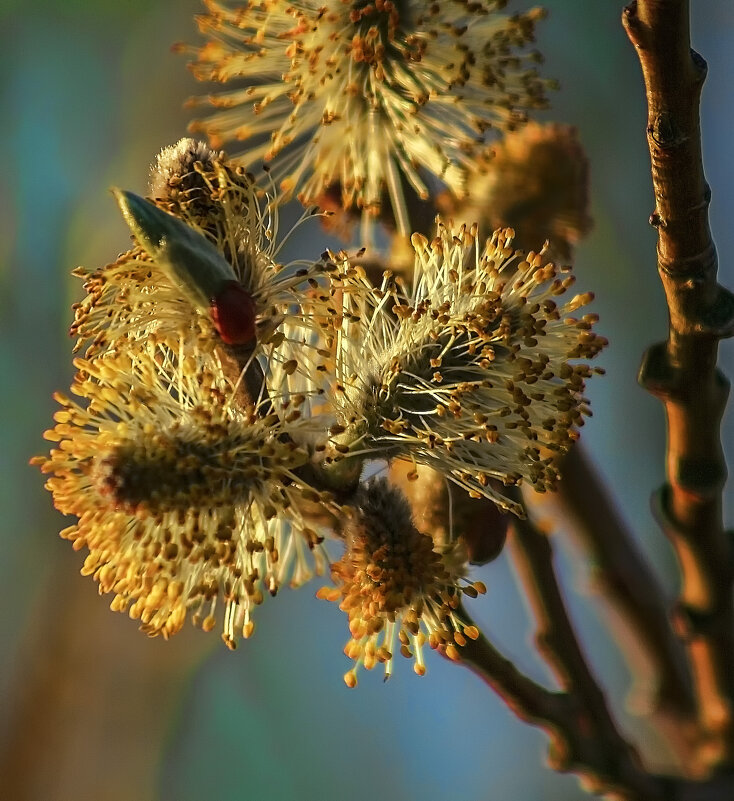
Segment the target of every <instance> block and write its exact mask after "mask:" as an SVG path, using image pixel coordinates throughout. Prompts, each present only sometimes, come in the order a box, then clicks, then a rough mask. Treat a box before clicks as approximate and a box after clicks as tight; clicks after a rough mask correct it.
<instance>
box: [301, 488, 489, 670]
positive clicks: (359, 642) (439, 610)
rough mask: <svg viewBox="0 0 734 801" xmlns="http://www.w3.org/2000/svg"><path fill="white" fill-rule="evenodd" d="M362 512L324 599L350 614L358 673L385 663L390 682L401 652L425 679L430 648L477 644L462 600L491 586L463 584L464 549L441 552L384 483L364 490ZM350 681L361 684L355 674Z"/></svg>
mask: <svg viewBox="0 0 734 801" xmlns="http://www.w3.org/2000/svg"><path fill="white" fill-rule="evenodd" d="M355 506H356V509H357V513H356V515H355V517H354V519H353V520H352V521H350V523H349V524H348V525H347V526H346V528H345V541H346V552H345V554H344V556H343V557H342V558H341V559H340V560H339V561H338V562H336V563H334V564H333V565H332V573H331V574H332V580H333V581H334V583H335V585H336V586H335V587H326V588H322V589H321V590H320V591H319V592H318V593H317V594H318V597H319V598H323V599H325V600H329V601H334V602H338V603H339V608H340V609H342V610H343V611H345V612H346V613H347V616H348V618H349V630H350V633H351V636H352V639H351V640H350V641H349V642H348V643H347V646H346V648H345V654H346V655H347V656H348V657H349V658H350V659H353V660H354V661H355V663H356V665H355V671H356V668H358V667H359V666H360V665H364V667H365V668H367V669H368V670H369V669H371V668H373V667H375V666H376V665H377V664H384V665H385V674H386V677H387V676H389V675H390V674H391V672H392V667H393V657H394V654H396V653H398V652H400V653H401V654H402V655H403V656H405V657H407V658H411V659H415V660H416V672H417V673H418V674H419V675H423V673H424V672H425V667H424V664H423V653H422V647H423V644H424V643H425V642H426V641H428V642H429V644H430V645H431V647H434V648H435V647H438V646H439V645H443V644H445V643H454V642H455V643H457V644H461V643H462V642H465V641H466V639H465V638H467V637H468V638H472V639H474V638H475V637H473V635H474V628H473V627H471V626H468V625H465V624H464V623H463V622H462V621H461V619H460V615H459V614H458V613H457V609H458V607H459V602H460V598H461V596H462V594H466V595H467V597H476V596H477V595H479V594H480V593H481V592H482V591H483V590H484V586H483V585H482V584H481V583H479V582H477V583H476V584H473V583H471V582H469V581H467V580H466V579H465V578H464V572H465V559H464V555H463V553H462V551H461V548H460V547H458V546H456V545H451V546H437V545H436V544H435V543H434V541H433V539H432V538H431V537H430V536H429V535H427V534H422V533H420V532H419V531H418V530H417V529H416V528H415V526H414V525H413V522H412V519H411V513H410V508H409V506H408V503H407V501H406V500H405V498H404V497H403V495H402V494H401V493H400V491H399V490H397V489H395V488H392V487H390V486H389V485H388V484H387V482H386V481H385V480H384V479H379V480H375V481H373V482H371V483H370V484H368V485H366V486H365V487H363V488H361V489H360V490H359V492H358V495H357V498H356V501H355ZM466 629H468V631H465V630H466ZM477 636H478V634H477ZM451 647H453V646H451ZM348 675H350V676H353V677H354V679H355V683H356V673H355V672H354V671H350V674H348ZM350 680H351V679H350ZM348 684H349V682H348ZM349 686H353V685H351V684H350V685H349Z"/></svg>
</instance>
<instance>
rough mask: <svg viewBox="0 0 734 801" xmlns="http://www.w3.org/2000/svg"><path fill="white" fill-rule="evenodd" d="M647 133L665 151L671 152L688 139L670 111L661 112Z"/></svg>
mask: <svg viewBox="0 0 734 801" xmlns="http://www.w3.org/2000/svg"><path fill="white" fill-rule="evenodd" d="M647 133H648V134H649V135H650V136H651V137H652V139H653V141H654V142H655V144H656V145H657V146H658V147H660V148H662V149H663V150H671V149H672V148H674V147H678V145H681V144H683V143H684V142H685V141H686V139H687V137H686V135H685V134H684V133H683V131H682V130H681V129H680V127H679V126H678V123H677V122H676V120H675V116H674V115H673V114H671V112H669V111H661V112H660V113H659V114H658V115H657V116H656V117H655V119H654V120H653V122H652V125H649V126H648V128H647Z"/></svg>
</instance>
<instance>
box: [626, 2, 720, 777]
mask: <svg viewBox="0 0 734 801" xmlns="http://www.w3.org/2000/svg"><path fill="white" fill-rule="evenodd" d="M688 5H689V4H688V2H687V0H638V2H633V3H632V4H630V5H629V6H628V7H627V8H626V9H625V11H624V15H623V22H624V26H625V28H626V30H627V34H628V36H629V38H630V40H631V42H632V44H634V46H635V47H636V49H637V53H638V56H639V58H640V64H641V66H642V72H643V77H644V81H645V89H646V93H647V103H648V125H647V140H648V145H649V148H650V158H651V163H652V178H653V186H654V189H655V200H656V205H655V211H654V213H653V215H652V217H651V219H650V222H651V223H652V224H653V225H654V226H656V227H657V230H658V248H657V253H658V271H659V273H660V277H661V280H662V283H663V287H664V290H665V295H666V299H667V302H668V308H669V311H670V330H669V336H668V339H667V341H666V342H664V343H659V344H657V345H654V346H653V347H652V348H650V349H649V350H648V352H647V353H646V354H645V357H644V360H643V364H642V367H641V370H640V382H641V383H642V385H643V386H644V387H645V388H646V389H648V390H649V391H650V392H652V393H653V394H655V395H657V396H658V397H659V398H660V399H661V401H662V403H663V404H664V406H665V412H666V417H667V423H668V446H667V484H666V485H665V486H664V487H663V489H662V490H661V491H660V492H659V493H658V496H657V512H658V517H659V519H660V521H661V524H662V526H663V528H664V530H665V532H666V533H667V534H668V536H669V537H670V539H671V541H672V543H673V545H674V547H675V549H676V552H677V555H678V559H679V561H680V566H681V572H682V605H683V608H684V609H685V610H686V611H687V612H688V614H687V622H688V628H689V652H690V655H691V659H692V663H693V667H694V678H695V681H696V685H697V686H696V689H697V694H698V699H699V703H700V718H701V723H702V725H703V726H704V728H705V729H706V730H707V732H708V734H709V738H710V742H709V746H710V748H709V749H708V753H707V755H706V758H707V759H708V760H709V761H710V762H714V763H717V764H719V765H731V764H732V762H734V722H733V719H732V702H733V701H734V606H733V604H732V583H733V578H734V571H732V559H733V554H732V547H731V539H730V536H729V535H728V534H727V533H726V532H725V531H724V528H723V523H722V511H721V492H722V488H723V486H724V483H725V481H726V464H725V461H724V455H723V452H722V448H721V441H720V430H719V429H720V420H721V415H722V413H723V410H724V406H725V403H726V398H727V394H728V382H727V381H726V379H725V378H724V376H723V375H722V374H721V373H720V372H719V371H718V370H717V369H716V359H717V352H718V341H719V339H720V338H722V337H724V336H730V335H732V333H734V296H732V295H731V293H729V292H728V291H727V290H725V289H723V288H722V287H721V286H720V285H719V284H718V283H717V280H716V270H717V261H716V251H715V249H714V245H713V242H712V239H711V234H710V231H709V225H708V205H709V199H710V191H709V188H708V185H707V184H706V181H705V178H704V174H703V166H702V161H701V139H700V130H699V112H698V107H699V98H700V92H701V87H702V85H703V81H704V78H705V76H706V63H705V61H704V60H703V59H702V58H701V57H700V56H699V55H698V54H697V53H695V52H693V51H692V50H691V49H690V44H689V43H690V35H689V8H688Z"/></svg>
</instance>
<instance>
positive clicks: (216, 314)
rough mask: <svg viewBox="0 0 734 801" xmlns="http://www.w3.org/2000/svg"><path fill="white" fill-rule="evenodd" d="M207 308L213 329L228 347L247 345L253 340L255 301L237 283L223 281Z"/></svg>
mask: <svg viewBox="0 0 734 801" xmlns="http://www.w3.org/2000/svg"><path fill="white" fill-rule="evenodd" d="M209 308H210V311H211V316H212V320H213V322H214V327H215V328H216V329H217V332H218V333H219V336H220V337H221V338H222V339H223V340H224V341H225V342H226V343H227V344H228V345H247V344H248V343H250V342H252V341H253V340H254V339H255V316H256V309H255V301H254V300H253V297H252V295H251V294H250V293H249V292H248V291H247V290H246V289H245V287H244V286H242V284H241V283H240V282H239V281H225V283H224V285H223V287H222V289H221V290H220V291H219V293H218V294H217V296H216V297H214V298H212V299H211V301H210V307H209Z"/></svg>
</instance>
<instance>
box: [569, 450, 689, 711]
mask: <svg viewBox="0 0 734 801" xmlns="http://www.w3.org/2000/svg"><path fill="white" fill-rule="evenodd" d="M560 470H561V475H562V477H563V478H562V480H561V481H560V482H559V483H558V492H557V493H556V497H557V498H558V501H559V503H560V504H561V506H562V508H563V512H564V517H565V518H566V519H568V520H569V521H570V523H571V526H570V528H571V530H572V532H573V533H574V534H575V535H576V537H577V538H578V540H579V542H580V544H581V547H583V548H584V550H585V551H586V552H587V553H588V555H589V557H590V559H591V561H592V562H593V564H594V574H595V578H596V580H597V584H598V586H599V588H600V593H601V595H602V596H603V598H604V600H605V601H606V602H607V603H609V605H610V606H612V607H614V609H615V610H616V611H617V613H618V614H619V615H620V616H621V617H622V618H623V619H624V620H625V621H626V622H627V624H628V625H629V626H630V628H631V630H632V632H633V634H634V636H635V640H636V644H637V645H638V646H639V647H641V648H642V649H643V650H644V651H645V652H646V654H647V656H648V658H649V659H650V660H651V662H652V664H653V667H654V670H655V673H656V677H657V681H658V693H657V701H658V707H659V709H661V710H663V711H670V712H672V713H674V714H675V715H676V716H681V717H684V718H690V717H691V715H693V714H694V712H695V700H694V697H693V686H692V682H691V672H690V666H689V664H688V660H687V658H686V653H685V650H684V648H683V646H682V644H681V642H680V640H679V639H678V638H677V637H676V635H675V634H674V632H673V628H672V625H671V621H670V604H669V602H668V601H667V600H666V597H665V593H664V591H663V588H662V587H661V586H660V582H659V581H658V579H657V576H656V575H655V573H654V572H653V570H652V569H651V567H650V565H649V564H648V562H647V560H646V559H645V556H644V555H643V553H642V552H641V551H640V548H639V546H638V545H637V543H636V542H635V539H634V536H633V535H632V533H631V532H630V531H629V530H628V528H627V526H626V524H625V522H624V520H623V519H622V517H621V515H620V514H619V512H618V511H617V508H616V506H615V504H614V502H613V501H612V498H611V497H610V495H609V492H608V491H607V489H606V487H605V486H604V484H603V482H602V480H601V478H600V476H599V474H598V473H597V471H596V469H595V467H594V465H593V463H592V462H591V460H590V458H589V457H588V455H587V454H586V452H585V450H584V448H583V447H582V445H581V443H579V444H577V445H575V446H574V447H573V448H572V449H571V450H570V451H569V452H568V453H567V454H566V455H565V456H564V458H563V460H562V461H561V463H560Z"/></svg>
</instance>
